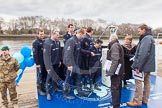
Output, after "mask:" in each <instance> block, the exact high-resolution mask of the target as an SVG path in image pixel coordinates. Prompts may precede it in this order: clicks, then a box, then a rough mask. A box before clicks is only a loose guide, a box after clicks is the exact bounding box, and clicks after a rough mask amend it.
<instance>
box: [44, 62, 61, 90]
mask: <svg viewBox="0 0 162 108" xmlns="http://www.w3.org/2000/svg"><path fill="white" fill-rule="evenodd" d="M52 67H53V70H54V72H56V74H57V75H58V72H59V67H58V64H56V65H53V66H52ZM51 84H52V87H53V88H54V90H55V89H57V83H56V82H55V81H54V80H52V77H51V75H50V74H49V73H48V74H47V78H46V89H49V87H50V86H51Z"/></svg>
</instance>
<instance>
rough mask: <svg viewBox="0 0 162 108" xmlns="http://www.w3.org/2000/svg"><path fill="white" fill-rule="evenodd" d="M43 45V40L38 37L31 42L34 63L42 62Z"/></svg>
mask: <svg viewBox="0 0 162 108" xmlns="http://www.w3.org/2000/svg"><path fill="white" fill-rule="evenodd" d="M43 45H44V40H41V39H39V38H37V39H35V40H34V42H33V44H32V51H33V57H34V61H35V63H36V65H40V64H43V63H44V62H43Z"/></svg>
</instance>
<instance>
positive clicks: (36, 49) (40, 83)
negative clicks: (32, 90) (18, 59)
mask: <svg viewBox="0 0 162 108" xmlns="http://www.w3.org/2000/svg"><path fill="white" fill-rule="evenodd" d="M43 45H44V31H43V30H40V31H39V32H38V36H37V38H36V39H35V40H34V42H33V44H32V50H33V57H34V61H35V64H36V70H37V89H38V93H39V94H40V95H45V90H44V88H45V87H44V85H45V81H46V76H47V71H46V69H45V65H44V60H43Z"/></svg>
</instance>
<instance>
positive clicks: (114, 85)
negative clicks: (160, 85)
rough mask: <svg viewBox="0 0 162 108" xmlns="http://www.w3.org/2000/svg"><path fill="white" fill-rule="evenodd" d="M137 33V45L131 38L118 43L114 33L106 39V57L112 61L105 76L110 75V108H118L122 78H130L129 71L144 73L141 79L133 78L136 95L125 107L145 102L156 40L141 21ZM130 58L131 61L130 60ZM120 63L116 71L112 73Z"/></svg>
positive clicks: (148, 89)
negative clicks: (107, 41) (111, 106)
mask: <svg viewBox="0 0 162 108" xmlns="http://www.w3.org/2000/svg"><path fill="white" fill-rule="evenodd" d="M138 33H139V35H140V38H139V42H138V44H137V45H134V44H132V37H131V36H126V37H125V44H124V45H121V44H120V43H119V41H118V37H117V36H116V35H112V36H110V38H109V44H108V52H107V59H108V60H111V61H112V63H111V66H110V69H109V71H106V75H107V76H110V77H111V94H112V102H111V104H112V105H113V108H120V100H121V93H122V92H121V88H122V80H123V82H124V86H126V85H127V82H126V80H128V79H130V78H132V70H134V72H135V73H136V74H140V73H143V74H144V81H142V80H140V79H135V94H134V98H133V101H131V102H127V105H128V106H142V104H147V103H148V99H149V94H150V73H151V72H155V41H154V39H153V36H152V33H151V29H150V28H149V27H148V26H147V25H146V24H143V25H141V26H139V28H138ZM132 59H133V61H131V60H132ZM119 64H121V67H120V70H119V72H118V74H115V72H116V70H117V68H118V65H119ZM142 83H144V87H143V86H142Z"/></svg>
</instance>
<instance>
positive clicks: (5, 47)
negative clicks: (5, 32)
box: [1, 46, 9, 51]
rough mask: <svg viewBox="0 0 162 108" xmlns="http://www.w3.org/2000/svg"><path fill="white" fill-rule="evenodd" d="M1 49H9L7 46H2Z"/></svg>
mask: <svg viewBox="0 0 162 108" xmlns="http://www.w3.org/2000/svg"><path fill="white" fill-rule="evenodd" d="M1 50H2V51H5V50H9V48H8V46H3V47H2V48H1Z"/></svg>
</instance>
